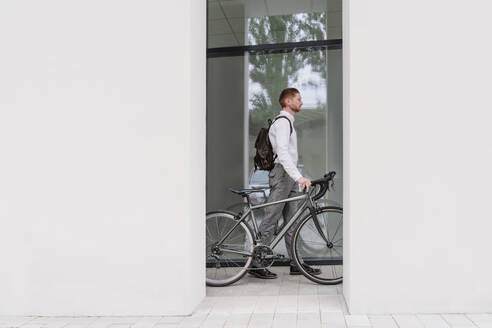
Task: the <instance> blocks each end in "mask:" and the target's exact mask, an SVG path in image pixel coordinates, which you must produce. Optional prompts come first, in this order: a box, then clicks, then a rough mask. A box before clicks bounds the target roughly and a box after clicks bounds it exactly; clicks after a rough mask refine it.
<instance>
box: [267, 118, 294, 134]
mask: <svg viewBox="0 0 492 328" xmlns="http://www.w3.org/2000/svg"><path fill="white" fill-rule="evenodd" d="M279 118H285V119H286V120H287V121H289V126H290V135H292V123H291V122H290V120H289V118H288V117H287V116H277V117H276V118H275V119H274V120H273V122H272V123H271V124H273V123H275V121H276V120H278V119H279ZM268 121H269V123H270V120H268ZM271 124H270V125H271Z"/></svg>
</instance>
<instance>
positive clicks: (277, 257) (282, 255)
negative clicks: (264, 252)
mask: <svg viewBox="0 0 492 328" xmlns="http://www.w3.org/2000/svg"><path fill="white" fill-rule="evenodd" d="M275 258H276V259H284V258H285V255H284V254H277V255H275Z"/></svg>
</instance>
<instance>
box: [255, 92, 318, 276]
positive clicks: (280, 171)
mask: <svg viewBox="0 0 492 328" xmlns="http://www.w3.org/2000/svg"><path fill="white" fill-rule="evenodd" d="M279 102H280V105H281V106H282V110H281V111H280V114H279V115H278V116H277V117H280V116H284V117H285V118H286V119H285V118H281V119H277V120H276V121H275V122H274V123H273V124H272V125H271V127H270V130H269V139H270V142H271V144H272V148H273V153H274V154H276V155H277V158H276V159H275V167H274V168H273V169H272V170H271V171H270V174H269V183H270V195H269V196H268V202H273V201H277V200H282V199H286V198H289V197H293V196H294V195H295V194H296V192H297V191H298V186H297V185H298V184H299V185H300V186H301V188H302V189H306V191H308V190H309V187H311V181H310V180H309V179H307V178H304V177H303V176H302V175H301V173H300V172H299V170H298V169H297V160H298V154H297V134H296V130H295V129H294V115H295V114H296V113H298V112H300V111H301V106H302V98H301V94H300V92H299V90H297V89H295V88H287V89H284V90H283V91H282V92H281V93H280V97H279ZM296 207H297V202H288V203H281V204H277V205H272V206H268V207H266V208H265V209H266V211H265V217H264V218H263V221H262V222H261V224H260V226H259V231H260V233H261V243H262V244H266V245H267V244H268V243H269V242H270V240H271V238H272V235H273V232H274V230H275V227H276V226H277V221H278V220H279V219H280V215H282V214H283V216H284V224H286V223H287V220H289V219H290V218H291V217H292V216H293V214H294V213H295V211H296ZM293 230H294V226H293V227H291V228H290V229H289V231H288V232H287V233H286V234H285V237H284V238H285V246H286V248H287V252H288V254H289V257H290V261H291V262H290V274H301V272H300V271H299V269H298V268H297V266H296V265H295V264H294V263H293V257H292V251H291V245H292V235H293ZM302 265H303V266H304V267H305V268H306V270H308V271H310V272H312V273H314V274H319V273H321V272H320V271H319V269H313V268H311V267H309V266H308V265H307V264H302ZM254 266H255V265H253V267H254ZM249 273H250V274H252V275H254V276H255V277H258V278H262V279H274V278H277V275H276V274H275V273H273V272H271V271H270V270H268V269H257V270H250V271H249Z"/></svg>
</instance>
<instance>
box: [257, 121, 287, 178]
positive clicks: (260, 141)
mask: <svg viewBox="0 0 492 328" xmlns="http://www.w3.org/2000/svg"><path fill="white" fill-rule="evenodd" d="M279 118H285V119H286V120H287V121H289V125H290V134H292V123H290V120H289V119H288V118H287V116H278V117H276V118H275V119H274V120H273V122H272V120H268V128H261V129H260V132H259V133H258V136H257V137H256V141H255V148H256V155H255V159H254V161H255V171H256V170H258V169H259V170H266V171H270V170H272V169H273V167H274V166H275V163H274V161H275V159H276V158H277V155H276V154H273V148H272V144H271V143H270V138H269V137H268V132H269V131H270V127H271V126H272V124H273V123H275V121H276V120H278V119H279Z"/></svg>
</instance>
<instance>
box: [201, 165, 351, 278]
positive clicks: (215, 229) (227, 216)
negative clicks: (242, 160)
mask: <svg viewBox="0 0 492 328" xmlns="http://www.w3.org/2000/svg"><path fill="white" fill-rule="evenodd" d="M335 174H336V173H335V172H334V171H332V172H330V173H327V174H325V175H324V177H323V178H321V179H318V180H314V181H312V182H311V189H310V190H309V192H305V191H304V192H303V193H302V194H301V195H299V196H294V197H291V198H287V199H283V200H279V201H274V202H267V203H262V204H257V205H252V204H251V202H250V197H249V195H250V194H251V193H255V192H264V191H263V190H262V188H259V189H230V190H231V191H232V192H233V193H236V194H238V195H240V196H242V197H244V198H245V199H246V201H247V207H246V212H245V213H244V214H243V213H241V212H239V213H237V214H236V213H233V212H229V211H212V212H209V213H207V216H206V233H207V237H206V284H207V286H214V287H222V286H227V285H230V284H233V283H235V282H236V281H238V280H240V279H241V278H242V277H243V276H244V275H245V274H246V273H247V272H248V270H255V269H258V268H268V267H270V266H271V265H272V264H273V262H274V261H275V260H276V259H280V258H283V256H282V255H274V254H273V251H272V250H273V248H274V247H275V246H276V245H277V244H278V243H279V242H280V240H281V239H282V238H283V237H284V235H285V234H286V232H287V231H288V230H289V229H290V228H291V227H292V226H293V225H294V224H295V223H297V227H296V228H295V231H294V235H293V238H292V255H293V257H294V259H293V260H294V262H295V264H296V265H297V267H298V268H299V271H300V272H301V273H302V274H303V275H304V276H305V277H306V278H308V279H309V280H311V281H314V282H316V283H319V284H324V285H335V284H340V283H341V282H342V280H343V268H342V265H343V254H342V243H343V227H342V219H343V209H342V208H340V207H336V206H324V207H319V206H318V204H317V203H316V201H317V200H319V199H320V198H321V197H323V196H324V195H325V193H326V192H327V191H329V190H330V186H331V187H332V188H333V187H334V177H335ZM263 189H264V188H263ZM315 190H316V193H315ZM294 201H303V202H302V203H301V204H300V206H299V207H298V209H297V211H296V212H295V213H294V215H293V216H292V218H291V219H290V220H289V221H288V222H287V224H285V225H284V227H283V228H282V230H281V231H280V232H278V234H277V235H276V236H275V237H274V239H273V241H271V242H270V244H269V245H263V244H261V243H259V239H260V233H259V231H258V225H257V222H256V219H255V217H254V213H253V210H256V209H260V208H263V207H267V206H271V205H275V204H279V203H287V202H294ZM306 210H309V213H308V214H307V215H305V216H304V217H302V218H301V215H302V214H303V213H304V211H306ZM247 218H250V220H251V222H250V224H246V223H245V220H246V219H247ZM250 225H251V226H252V227H253V231H251V228H250ZM313 253H315V254H313ZM252 261H255V264H256V267H255V268H252V267H251V263H252ZM301 263H305V264H308V265H310V266H311V267H315V268H319V269H320V270H321V274H319V273H318V274H316V275H314V274H311V273H309V272H308V271H306V269H305V268H304V267H303V266H302V265H301ZM258 264H260V267H257V266H258Z"/></svg>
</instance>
